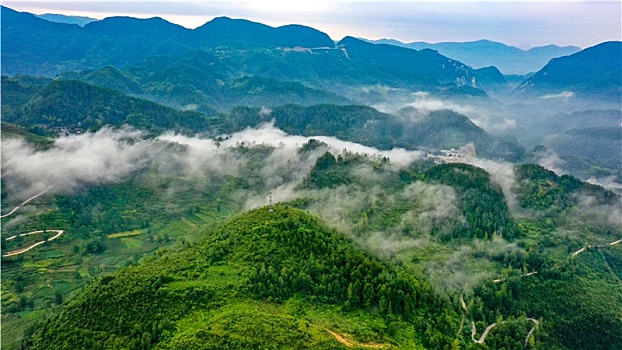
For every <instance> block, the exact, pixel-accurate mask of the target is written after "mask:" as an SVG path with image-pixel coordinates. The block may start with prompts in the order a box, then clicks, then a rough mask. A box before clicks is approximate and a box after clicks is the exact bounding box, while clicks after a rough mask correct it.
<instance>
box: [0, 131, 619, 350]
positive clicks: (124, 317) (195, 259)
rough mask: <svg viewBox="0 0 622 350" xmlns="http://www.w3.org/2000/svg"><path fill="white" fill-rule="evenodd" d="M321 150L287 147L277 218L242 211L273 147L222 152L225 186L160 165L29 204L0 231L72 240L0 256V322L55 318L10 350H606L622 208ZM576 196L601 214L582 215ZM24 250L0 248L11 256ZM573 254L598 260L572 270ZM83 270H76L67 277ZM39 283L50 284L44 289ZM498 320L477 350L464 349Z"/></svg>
mask: <svg viewBox="0 0 622 350" xmlns="http://www.w3.org/2000/svg"><path fill="white" fill-rule="evenodd" d="M22 133H27V131H22ZM35 139H36V138H35ZM35 142H36V141H35ZM153 142H162V141H155V140H154V141H153ZM46 147H49V145H48V146H46ZM43 149H45V148H43ZM330 150H331V149H330V147H329V146H328V145H327V144H326V143H323V142H319V141H316V140H311V141H310V142H308V143H306V144H304V145H302V146H301V147H300V148H298V149H296V150H295V152H294V153H293V156H295V157H297V158H296V159H297V161H296V162H295V163H308V162H309V161H311V162H312V163H311V166H310V168H309V169H308V172H307V175H306V176H305V177H304V178H302V179H297V177H296V176H293V175H292V177H291V178H288V179H287V178H286V179H284V180H286V181H293V182H292V184H295V186H294V191H295V193H296V195H295V196H294V199H292V200H290V201H289V202H286V203H285V204H286V205H282V204H281V205H276V206H274V211H273V212H270V211H269V210H268V208H267V207H261V208H260V209H257V210H253V211H251V212H247V213H245V214H236V213H241V212H244V211H245V208H246V207H247V205H248V204H246V203H248V201H249V200H254V199H253V198H254V197H253V196H254V195H252V194H253V193H256V194H258V195H263V196H267V194H268V191H269V190H271V188H270V187H267V186H269V182H266V181H267V178H265V176H268V175H267V174H266V173H265V171H266V170H267V169H268V167H274V164H270V162H269V161H268V159H273V158H272V157H273V156H274V155H275V154H277V153H278V152H279V148H276V147H268V146H265V145H256V146H246V145H241V144H239V145H237V146H235V147H232V148H229V149H227V150H223V151H222V152H224V153H223V154H221V155H220V157H223V159H232V158H231V157H233V156H234V155H235V157H236V158H240V159H244V161H241V162H240V161H236V162H238V164H239V165H238V168H237V170H236V172H235V174H236V175H235V176H231V175H226V174H222V173H218V172H214V170H209V168H208V169H205V170H203V171H207V172H205V173H204V175H203V176H200V177H193V176H190V177H187V176H186V177H185V178H184V176H181V177H180V176H179V175H181V173H180V174H178V175H174V173H168V174H166V173H164V174H162V173H160V172H159V171H157V170H156V169H157V166H156V165H154V166H156V167H155V168H153V169H151V170H149V168H148V169H145V170H142V171H140V172H136V173H133V174H131V175H130V177H129V178H128V179H126V180H124V181H121V182H119V183H117V184H106V185H101V186H93V187H91V188H89V189H88V190H85V191H80V192H79V193H75V194H57V195H52V196H44V197H42V199H37V201H35V202H33V203H34V205H37V206H43V207H45V208H47V209H46V210H45V211H43V212H41V213H33V214H27V215H26V216H23V218H24V219H26V220H25V221H21V222H14V223H12V221H8V222H9V223H11V225H10V226H11V227H12V228H11V231H13V232H15V231H18V232H27V231H29V230H35V229H38V228H41V227H43V226H44V227H54V228H58V229H64V230H66V231H67V232H69V233H70V236H66V237H64V238H62V239H60V240H59V241H54V243H51V244H47V245H44V246H42V248H38V250H39V251H40V252H43V255H39V253H37V252H36V251H35V252H32V253H30V252H29V253H28V254H25V255H24V254H23V255H18V256H16V257H10V258H3V274H5V276H10V277H9V278H10V280H9V282H8V283H6V285H5V288H4V289H5V291H4V292H3V295H4V297H3V309H5V310H8V312H9V313H11V314H13V315H16V316H17V315H20V314H22V315H27V314H30V313H37V312H40V311H43V310H46V309H56V311H55V312H54V315H53V316H50V317H49V318H46V319H47V321H45V325H39V324H37V323H32V322H30V323H28V322H27V323H20V324H22V326H20V327H19V328H17V329H21V330H22V331H24V332H25V334H26V335H27V337H26V340H24V342H23V343H22V345H23V346H24V347H30V346H32V347H33V348H50V347H51V348H57V347H63V346H65V345H68V344H82V345H81V346H83V347H99V348H117V347H118V345H119V344H125V346H126V347H130V348H144V347H154V348H158V347H163V348H167V347H188V346H190V347H195V346H199V344H205V345H204V346H205V348H210V346H211V347H212V348H218V347H223V346H225V347H233V348H236V347H237V348H248V347H255V346H258V344H264V345H265V344H272V345H270V346H274V347H277V348H287V347H291V348H301V347H302V348H305V347H308V348H330V347H334V348H340V346H343V344H340V343H339V342H338V341H337V340H336V339H337V338H335V337H334V336H332V335H331V333H329V332H328V331H326V329H328V330H330V331H331V332H336V334H338V335H339V334H341V335H343V334H350V337H352V338H350V339H351V340H352V341H355V342H358V344H386V346H387V347H390V346H394V347H397V348H413V347H416V346H423V347H424V348H451V347H454V348H455V347H460V348H503V347H505V348H506V349H519V348H524V346H525V345H524V344H525V337H526V336H527V335H528V333H529V334H530V335H531V337H532V338H533V339H530V340H529V339H528V343H529V344H532V345H531V347H534V348H559V349H564V348H587V345H585V346H584V345H581V344H592V345H593V346H596V347H597V348H598V347H599V346H600V348H603V349H604V348H607V344H611V341H614V340H615V339H618V337H620V334H622V331H620V324H619V322H618V321H616V320H617V319H618V318H616V317H619V315H618V316H616V315H617V313H616V312H617V311H616V310H618V309H616V308H615V307H611V306H613V305H617V304H619V300H618V298H619V294H618V293H610V294H607V295H606V296H605V295H603V294H602V291H604V290H611V289H612V288H614V289H615V288H617V285H616V283H617V282H615V281H617V280H619V278H620V276H621V275H622V271H620V266H622V262H621V261H620V259H619V249H620V248H619V246H617V245H616V246H611V247H610V248H609V247H608V246H607V243H610V242H613V241H615V240H616V239H619V232H620V228H619V226H618V225H619V224H615V223H609V222H608V221H607V220H606V219H605V216H606V215H607V212H608V211H609V210H611V209H614V208H617V207H619V197H618V196H617V195H615V194H613V193H612V192H608V191H605V190H603V189H602V188H601V187H599V186H594V185H590V184H586V183H584V182H581V181H579V180H577V179H576V178H573V177H571V176H561V177H560V176H558V175H556V174H554V173H553V172H551V171H548V170H546V169H544V168H542V167H540V166H535V165H522V166H517V167H514V168H513V172H514V174H515V183H514V185H513V187H512V191H513V193H514V194H515V196H516V198H515V201H516V202H515V203H514V202H513V201H510V200H509V199H508V197H507V195H506V193H505V192H504V191H505V190H506V189H505V188H504V189H502V188H501V187H500V185H499V184H498V183H497V182H496V177H494V176H493V175H492V174H491V173H489V172H487V171H485V170H484V169H481V168H478V167H475V166H472V165H466V164H443V165H435V164H434V163H433V162H431V161H417V162H414V163H411V164H410V165H408V166H405V167H404V166H395V165H393V164H392V163H391V161H390V159H388V158H386V157H385V158H383V157H377V156H368V155H361V154H356V153H349V152H343V151H341V152H337V153H332V152H334V150H333V151H331V152H328V151H330ZM169 151H170V152H174V153H177V154H178V156H182V155H183V154H185V153H186V152H188V151H189V150H188V149H187V146H186V147H183V146H181V145H178V146H175V147H169ZM283 164H284V165H285V164H289V166H295V164H294V163H292V162H291V161H290V162H285V163H283ZM284 165H283V166H284ZM283 169H285V168H283ZM286 172H287V171H286ZM206 175H207V176H208V178H209V179H210V180H209V181H206V180H205V179H206V178H205V176H206ZM370 179H373V182H371V183H370ZM173 188H174V189H175V195H174V196H173V197H171V196H170V194H168V195H167V193H170V189H173ZM6 190H7V189H6V188H5V187H4V186H3V191H6ZM240 191H243V192H240ZM240 193H247V194H248V195H247V196H244V197H240ZM336 194H342V195H344V196H345V197H344V198H343V199H341V200H343V201H344V202H343V204H340V202H335V200H336V198H335V197H334V196H335V195H336ZM275 195H277V196H279V192H278V191H277V192H275ZM3 196H6V192H3ZM5 198H6V197H5ZM164 198H168V199H166V200H163V199H164ZM264 198H267V197H264ZM587 198H589V200H590V201H591V202H590V203H592V204H591V205H592V206H596V207H598V208H601V209H600V210H602V211H603V212H602V213H598V212H591V211H585V210H584V209H582V208H583V207H582V206H583V205H584V202H585V201H586V200H587ZM262 202H263V203H264V204H266V203H267V199H263V200H262ZM347 202H349V203H348V204H346V203H347ZM294 208H301V209H304V210H305V211H307V212H311V213H315V214H314V215H317V216H319V217H321V218H323V219H319V218H318V217H316V216H313V215H309V214H307V213H304V212H303V211H300V210H299V209H294ZM444 211H447V213H443V212H444ZM232 216H233V218H232V219H228V218H231V217H232ZM24 219H22V220H24ZM223 220H230V221H228V222H227V223H225V224H224V225H223V224H222V223H223ZM221 225H222V226H221ZM588 230H589V231H588ZM5 232H6V231H5ZM379 232H380V233H379ZM572 232H586V234H583V235H582V236H577V235H576V234H573V233H572ZM587 232H589V234H587ZM3 237H4V236H3ZM579 237H581V238H579ZM29 239H30V238H28V239H22V240H21V241H20V240H12V241H6V240H3V242H2V244H3V246H5V249H7V248H6V247H8V249H9V250H11V249H15V248H16V247H19V246H20V245H24V244H28V240H29ZM586 241H587V243H588V244H591V246H590V247H593V248H590V249H589V250H587V251H586V252H581V253H580V255H578V256H577V258H571V255H572V253H573V252H575V251H577V250H579V249H581V247H582V246H583V247H585V244H586ZM597 246H598V247H597ZM157 247H171V248H173V250H172V251H163V250H157ZM142 256H147V257H146V258H143V259H141V257H142ZM458 257H459V258H458ZM454 259H460V262H457V261H454ZM139 261H140V262H139ZM138 262H139V263H138ZM109 263H113V264H114V265H113V266H109V265H108V264H109ZM26 264H28V265H30V266H32V267H27V265H26ZM41 264H45V266H48V268H49V269H52V270H58V271H59V272H60V271H64V270H67V272H63V273H61V274H57V275H55V276H54V278H60V280H58V281H62V282H61V283H60V284H59V282H54V281H52V280H49V278H51V277H52V276H49V275H46V274H44V275H41V274H38V273H37V266H41ZM81 265H84V266H88V269H80V268H78V269H75V270H73V269H72V268H71V266H81ZM128 265H129V267H126V268H122V267H123V266H128ZM102 266H106V267H105V268H103V269H102ZM67 267H70V268H69V269H67ZM119 268H121V269H120V270H119V271H118V272H116V273H115V272H114V271H117V270H118V269H119ZM482 271H489V272H488V273H487V274H486V275H482V274H481V272H482ZM111 273H112V274H111ZM534 273H535V274H534ZM18 276H20V277H18ZM483 276H487V277H486V278H483V279H482V277H483ZM523 276H524V277H523ZM493 280H494V281H493ZM587 281H590V282H589V284H585V283H587ZM46 283H51V285H52V286H54V287H53V288H43V289H41V288H40V287H37V286H40V285H45V284H46ZM578 286H583V287H582V288H583V289H582V290H583V299H582V301H576V303H575V302H574V301H573V300H574V299H571V298H570V297H569V295H572V294H573V293H575V292H574V290H575V289H576V288H578ZM81 287H84V288H85V289H84V291H81V289H80V288H81ZM568 293H570V294H568ZM461 298H463V299H464V300H465V305H466V309H464V308H463V307H462V306H461V301H460V300H461ZM559 299H562V300H567V301H568V303H564V304H559V303H556V302H553V300H559ZM154 300H158V302H157V303H156V304H157V305H158V306H157V307H153V305H154V304H153V303H154ZM577 303H580V304H577ZM61 305H62V307H61ZM141 305H143V306H141ZM607 305H609V306H607ZM85 310H87V311H88V312H87V311H85ZM577 310H579V311H577ZM577 312H580V313H581V315H588V314H590V315H594V317H596V318H597V319H590V318H586V317H581V316H580V315H577V314H576V313H577ZM89 315H90V316H89ZM571 315H576V316H571ZM530 319H535V320H537V321H538V322H539V323H538V326H537V327H536V326H535V324H534V322H533V321H530ZM567 319H574V320H575V321H572V323H568V322H567V321H566V320H567ZM17 320H19V318H16V319H9V321H10V322H12V323H9V324H13V325H17V323H15V322H16V321H17ZM471 323H473V324H474V325H475V327H476V330H477V331H476V332H477V333H476V335H474V336H471V333H470V330H471ZM493 323H495V327H493V328H492V329H491V330H490V331H489V333H487V334H486V338H485V342H484V343H483V344H479V343H477V342H475V341H474V340H472V338H473V337H475V339H477V338H478V337H480V336H481V335H482V334H483V333H482V332H483V330H484V328H486V327H487V326H489V325H491V324H493ZM243 324H250V325H253V326H252V327H250V328H248V327H243V326H242V325H243ZM355 325H356V326H355ZM571 325H572V326H571ZM596 325H598V326H596ZM575 326H576V327H575ZM251 329H253V331H251ZM570 329H572V333H573V336H572V337H569V336H567V335H566V334H567V333H568V332H570ZM260 330H261V334H262V335H261V336H258V334H259V333H257V332H260ZM249 332H251V333H249ZM271 334H272V335H271ZM276 335H279V336H278V337H277V336H276ZM606 339H609V340H606ZM63 344H65V345H63ZM415 344H419V345H415ZM598 344H600V345H598Z"/></svg>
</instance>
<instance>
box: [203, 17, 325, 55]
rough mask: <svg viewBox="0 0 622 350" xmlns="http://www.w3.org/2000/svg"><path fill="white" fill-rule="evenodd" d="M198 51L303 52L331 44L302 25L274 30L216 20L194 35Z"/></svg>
mask: <svg viewBox="0 0 622 350" xmlns="http://www.w3.org/2000/svg"><path fill="white" fill-rule="evenodd" d="M192 33H193V37H194V40H195V42H196V45H198V46H199V47H210V48H212V47H229V48H277V47H295V46H300V47H304V48H316V47H333V46H334V45H335V43H334V41H333V40H332V39H331V38H329V37H328V35H327V34H325V33H322V32H320V31H318V30H316V29H313V28H310V27H306V26H301V25H286V26H281V27H277V28H273V27H270V26H267V25H265V24H261V23H256V22H251V21H248V20H244V19H231V18H229V17H216V18H214V19H213V20H211V21H209V22H207V23H205V24H204V25H202V26H200V27H198V28H196V29H195V30H194V31H193V32H192Z"/></svg>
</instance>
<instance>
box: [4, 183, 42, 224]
mask: <svg viewBox="0 0 622 350" xmlns="http://www.w3.org/2000/svg"><path fill="white" fill-rule="evenodd" d="M50 188H52V186H50V187H48V188H46V189H45V191H43V192H41V193H39V194H37V195H35V196H32V197H30V198H28V199H26V200H25V201H24V202H23V203H22V204H20V205H18V206H16V207H15V208H13V210H11V211H10V212H9V213H8V214H4V215H0V219H1V218H5V217H7V216H9V215H11V214H13V213H15V212H16V211H17V209H19V208H20V207H22V206H24V205H26V203H28V202H30V201H31V200H33V199H35V198H37V197H39V196H40V195H42V194H44V193H46V192H47V191H49V190H50Z"/></svg>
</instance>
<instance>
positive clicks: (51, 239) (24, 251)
mask: <svg viewBox="0 0 622 350" xmlns="http://www.w3.org/2000/svg"><path fill="white" fill-rule="evenodd" d="M44 232H56V235H55V236H52V237H50V238H48V240H47V241H39V242H37V243H34V244H32V245H30V246H28V247H26V248H21V249H17V250H13V251H10V252H8V253H6V254H2V256H3V257H5V258H6V257H9V256H14V255H19V254H23V253H26V252H27V251H29V250H31V249H32V248H34V247H36V246H38V245H41V244H43V243H46V242H50V241H53V240H55V239H56V238H58V237H60V236H61V235H62V234H63V233H64V232H65V231H64V230H38V231H32V232H28V233H22V234H20V235H15V236H11V237H9V238H7V241H8V240H11V239H15V238H16V237H18V236H28V235H32V234H36V233H44Z"/></svg>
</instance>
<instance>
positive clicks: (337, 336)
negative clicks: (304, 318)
mask: <svg viewBox="0 0 622 350" xmlns="http://www.w3.org/2000/svg"><path fill="white" fill-rule="evenodd" d="M314 326H316V327H319V328H322V329H323V330H325V331H326V332H328V333H329V334H330V335H332V336H333V337H335V339H337V341H338V342H340V343H341V344H343V345H345V346H347V347H349V348H353V347H355V346H356V347H360V348H367V349H382V348H385V347H387V346H391V344H378V343H359V342H357V341H355V340H351V339H348V338H349V336H348V335H347V334H344V335H341V334H339V333H336V332H333V331H331V330H330V329H328V328H325V327H322V326H318V325H314Z"/></svg>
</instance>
